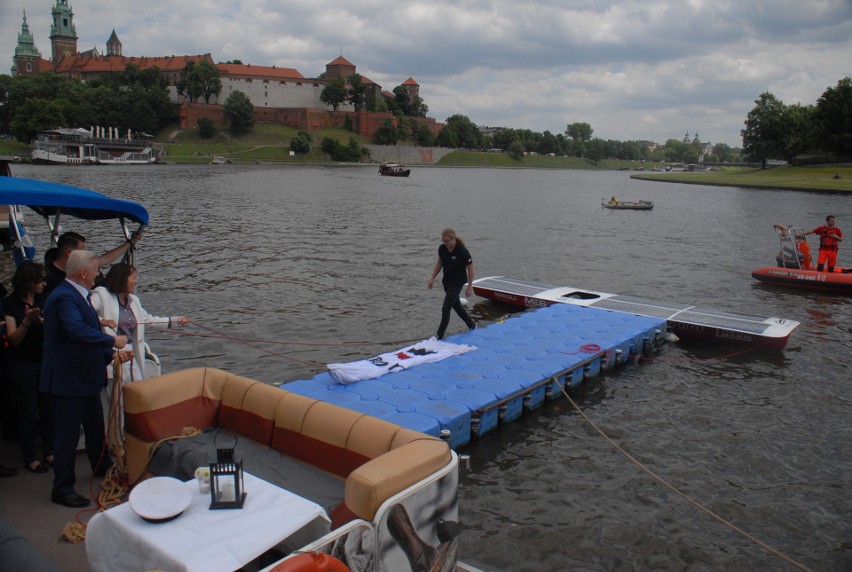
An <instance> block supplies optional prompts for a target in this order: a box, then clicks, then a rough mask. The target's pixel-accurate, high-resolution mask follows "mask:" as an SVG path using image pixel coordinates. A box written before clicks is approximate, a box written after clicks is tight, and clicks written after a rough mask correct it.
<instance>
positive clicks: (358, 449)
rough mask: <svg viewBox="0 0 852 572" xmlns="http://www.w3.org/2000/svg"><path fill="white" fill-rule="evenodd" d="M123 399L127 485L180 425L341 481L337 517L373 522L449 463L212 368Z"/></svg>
mask: <svg viewBox="0 0 852 572" xmlns="http://www.w3.org/2000/svg"><path fill="white" fill-rule="evenodd" d="M124 401H125V428H126V433H127V437H126V445H125V449H126V451H127V468H128V478H129V479H130V482H131V483H134V482H136V481H137V480H139V479H140V478H142V477H143V476H144V472H145V467H146V466H147V462H148V454H149V450H150V449H151V447H152V446H153V445H154V443H156V442H157V441H159V440H161V439H164V438H167V437H172V436H175V435H179V434H180V432H181V430H182V429H183V428H184V427H195V428H196V429H199V430H203V429H205V428H207V427H222V428H227V429H231V430H233V431H235V432H237V433H238V434H240V435H241V436H243V437H248V438H250V439H252V440H253V441H256V442H258V443H260V444H261V445H266V446H270V447H272V448H274V449H275V450H277V451H279V452H280V453H282V454H285V455H289V456H292V457H294V458H296V459H299V460H300V461H304V462H307V463H309V464H311V465H314V466H315V467H318V468H320V469H323V470H325V471H329V472H331V473H334V474H336V475H338V476H340V477H342V478H345V479H346V492H345V499H344V501H345V507H343V508H345V509H348V510H345V511H341V513H344V512H345V513H346V514H350V513H351V515H354V516H357V517H360V518H363V519H365V520H372V518H373V517H374V516H375V514H376V511H377V510H378V508H379V506H381V504H382V503H383V502H384V501H385V500H387V499H388V498H390V497H391V496H393V495H395V494H397V493H399V492H401V491H402V490H404V489H406V488H408V487H409V486H411V485H413V484H415V483H417V482H418V481H420V480H422V479H424V478H425V477H427V476H429V475H431V474H432V473H434V472H436V471H438V470H439V469H441V468H442V467H444V466H446V465H447V463H449V462H450V461H451V459H452V454H451V453H450V449H449V447H448V445H447V444H446V443H445V442H443V441H441V440H440V439H437V438H435V437H430V436H428V435H425V434H423V433H419V432H417V431H412V430H410V429H405V428H402V427H400V426H399V425H395V424H393V423H389V422H387V421H383V420H381V419H377V418H375V417H371V416H369V415H365V414H363V413H358V412H356V411H352V410H349V409H345V408H342V407H338V406H336V405H332V404H330V403H326V402H323V401H318V400H316V399H311V398H309V397H304V396H302V395H297V394H294V393H290V392H288V391H286V390H284V389H280V388H277V387H274V386H271V385H267V384H264V383H260V382H258V381H254V380H251V379H248V378H244V377H239V376H236V375H233V374H231V373H228V372H225V371H222V370H218V369H213V368H193V369H187V370H183V371H178V372H174V373H169V374H166V375H162V376H159V377H153V378H149V379H146V380H143V381H139V382H135V383H130V384H127V385H125V386H124ZM338 524H339V523H338Z"/></svg>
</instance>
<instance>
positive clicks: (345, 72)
mask: <svg viewBox="0 0 852 572" xmlns="http://www.w3.org/2000/svg"><path fill="white" fill-rule="evenodd" d="M354 73H355V64H353V63H352V62H350V61H349V60H347V59H346V58H344V57H343V56H340V57H339V58H337V59H336V60H334V61H333V62H329V63H327V64H325V77H326V79H334V78H336V77H342V78H347V77H349V76H351V75H352V74H354Z"/></svg>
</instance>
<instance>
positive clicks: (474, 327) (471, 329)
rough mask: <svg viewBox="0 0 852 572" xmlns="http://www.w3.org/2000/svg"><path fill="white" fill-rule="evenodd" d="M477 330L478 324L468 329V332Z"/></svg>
mask: <svg viewBox="0 0 852 572" xmlns="http://www.w3.org/2000/svg"><path fill="white" fill-rule="evenodd" d="M475 329H476V324H474V325H472V326H471V327H470V328H468V329H467V331H468V332H472V331H473V330H475Z"/></svg>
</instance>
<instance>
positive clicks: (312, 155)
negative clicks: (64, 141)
mask: <svg viewBox="0 0 852 572" xmlns="http://www.w3.org/2000/svg"><path fill="white" fill-rule="evenodd" d="M296 133H298V131H297V130H296V129H293V128H290V127H285V126H282V125H257V126H255V128H254V129H253V130H252V131H251V132H250V133H247V134H245V135H241V136H232V135H230V134H229V133H228V132H227V131H222V132H220V133H218V134H217V135H216V136H215V137H213V138H210V139H202V138H201V137H199V135H198V130H197V129H184V130H181V129H179V128H178V127H177V126H176V125H173V126H170V127H168V128H166V129H163V130H162V131H161V132H160V133H159V134H158V136H157V139H156V141H157V144H158V145H160V146H162V147H163V149H164V150H165V153H166V155H165V160H166V162H168V163H210V162H211V161H212V159H213V157H215V156H221V157H225V158H226V159H228V160H230V161H231V162H232V163H284V164H334V163H335V162H334V161H332V160H331V158H329V156H328V155H327V154H326V153H325V152H323V151H322V149H321V148H320V145H321V143H322V141H323V139H325V138H326V137H329V138H331V139H334V140H336V141H338V142H340V143H342V144H344V145H346V144H348V143H349V140H350V138H355V140H356V141H357V142H358V143H359V144H360V145H367V144H369V143H370V142H369V141H368V140H367V139H365V138H363V137H360V136H358V135H356V134H354V133H352V132H350V131H346V130H344V129H318V130H315V131H312V132H311V150H310V151H309V152H308V153H307V154H296V155H294V156H290V140H291V139H292V138H293V137H295V136H296ZM29 154H30V146H29V145H26V144H21V143H17V142H15V141H11V140H8V139H6V140H2V141H0V155H18V156H21V157H28V156H29ZM436 166H438V167H482V168H509V169H523V168H531V169H588V170H615V169H618V170H625V171H633V174H632V175H631V177H633V178H636V179H643V180H650V181H661V182H666V183H685V184H696V185H716V186H733V187H753V188H769V189H791V190H809V191H824V192H852V165H848V164H847V165H837V166H815V167H789V166H786V167H770V168H768V169H746V168H739V167H727V168H721V169H715V170H713V171H711V172H707V173H690V172H684V173H664V172H659V171H648V170H644V171H642V172H641V173H640V172H636V171H638V170H641V169H642V167H643V164H641V163H639V162H636V161H618V160H605V161H601V162H600V163H599V164H595V163H592V162H591V161H589V160H587V159H581V158H577V157H548V156H545V155H527V156H524V157H523V158H521V159H513V158H512V157H510V156H509V155H508V154H506V153H485V152H473V151H456V152H454V153H450V154H449V155H446V156H445V157H443V158H442V159H441V160H440V161H438V162H437V163H436ZM835 175H837V176H838V177H839V178H835Z"/></svg>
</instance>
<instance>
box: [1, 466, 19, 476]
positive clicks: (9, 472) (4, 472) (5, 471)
mask: <svg viewBox="0 0 852 572" xmlns="http://www.w3.org/2000/svg"><path fill="white" fill-rule="evenodd" d="M17 474H18V469H13V468H12V467H4V466H3V465H0V479H6V478H8V477H14V476H15V475H17Z"/></svg>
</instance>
